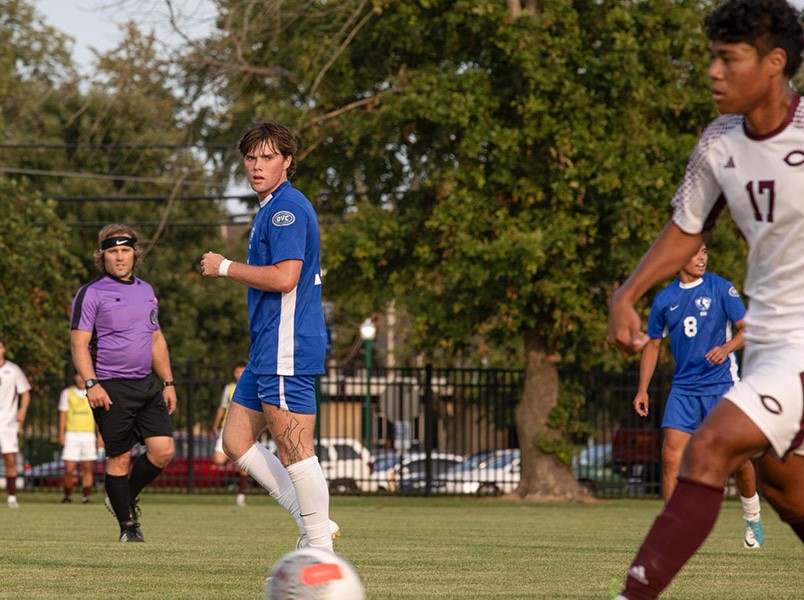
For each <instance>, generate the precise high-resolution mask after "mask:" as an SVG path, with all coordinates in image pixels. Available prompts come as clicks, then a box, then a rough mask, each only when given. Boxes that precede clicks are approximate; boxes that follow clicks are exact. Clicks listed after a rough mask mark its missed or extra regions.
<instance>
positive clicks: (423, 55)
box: [190, 0, 743, 498]
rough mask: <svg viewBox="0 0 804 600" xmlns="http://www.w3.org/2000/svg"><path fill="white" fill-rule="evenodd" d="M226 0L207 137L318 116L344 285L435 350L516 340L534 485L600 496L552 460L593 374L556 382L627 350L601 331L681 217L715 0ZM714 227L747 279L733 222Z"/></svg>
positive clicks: (422, 349)
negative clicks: (674, 215) (724, 230)
mask: <svg viewBox="0 0 804 600" xmlns="http://www.w3.org/2000/svg"><path fill="white" fill-rule="evenodd" d="M219 5H220V7H221V14H220V18H219V21H218V24H219V27H220V31H219V32H217V33H216V35H214V36H212V37H211V38H210V39H209V40H208V42H207V43H206V44H204V45H203V46H201V47H200V49H199V50H198V51H197V53H195V54H192V56H191V60H190V62H191V63H192V64H193V65H196V66H197V68H195V69H193V70H192V71H191V75H192V77H193V78H194V79H193V81H194V82H195V85H196V86H197V89H202V87H203V86H202V85H201V83H200V82H203V81H216V82H219V83H220V90H221V93H222V95H223V98H224V99H226V100H227V101H228V104H227V109H228V110H227V111H226V113H225V114H224V113H221V114H220V115H210V117H211V119H210V121H209V123H210V127H209V131H210V132H214V133H211V139H214V136H215V135H224V136H230V135H231V133H232V131H233V130H234V129H239V128H241V127H242V126H243V125H244V123H245V122H247V121H251V120H252V119H253V118H254V117H255V115H256V116H270V117H274V118H277V119H279V120H283V121H285V122H288V123H291V124H293V125H295V126H296V127H297V129H298V130H299V131H300V133H301V135H302V137H303V140H304V142H305V148H306V149H305V151H304V154H303V158H304V161H303V162H302V170H301V171H300V184H299V185H300V187H301V188H302V189H305V190H306V191H308V192H309V193H310V194H311V195H313V197H314V201H315V203H316V206H317V208H318V209H319V212H320V213H321V214H322V215H324V222H325V223H326V224H325V227H324V235H325V244H324V265H325V268H326V270H327V277H326V279H325V284H326V285H325V293H326V294H327V295H328V297H329V299H332V300H334V301H335V302H336V306H344V305H347V304H348V306H349V308H350V310H352V311H354V313H355V314H361V313H362V314H363V315H365V314H367V313H370V312H380V311H382V310H383V309H384V307H385V306H386V305H387V303H388V302H389V301H391V300H393V301H394V302H395V303H396V304H397V305H398V306H399V307H400V309H404V311H405V313H406V315H407V317H408V319H409V321H410V338H409V343H410V344H411V345H412V346H414V347H415V348H417V351H418V353H419V354H425V353H426V354H429V356H432V357H438V356H441V357H446V358H447V359H448V358H449V357H453V358H454V357H458V356H463V355H465V353H466V352H470V351H472V349H473V348H474V349H476V348H478V347H498V348H511V347H512V342H513V341H514V340H517V341H518V342H519V343H520V344H521V347H522V348H523V350H522V352H521V353H515V352H512V353H511V356H510V357H508V361H509V364H510V363H511V361H518V360H520V359H521V360H522V363H521V364H523V365H524V367H525V369H526V377H525V385H524V389H523V392H522V399H521V402H520V404H519V407H518V411H517V421H518V430H519V438H520V441H521V444H522V451H523V478H522V484H521V486H520V489H519V490H518V493H519V494H520V495H521V496H525V497H531V498H567V497H578V496H581V495H583V494H582V491H581V490H579V489H578V487H577V486H576V485H575V482H574V480H572V478H571V476H570V475H569V472H568V470H567V469H565V468H563V467H562V466H561V465H560V464H559V462H558V461H557V460H556V457H561V456H565V455H566V452H565V451H564V450H562V449H565V448H566V443H567V442H571V441H572V440H571V439H569V440H568V439H566V436H565V435H563V434H564V433H565V432H563V431H561V430H560V424H561V423H564V424H567V423H569V422H571V421H573V420H577V408H572V407H578V406H580V405H581V404H582V402H579V399H578V396H579V395H580V394H582V393H583V391H582V390H580V389H579V387H578V386H576V385H572V386H566V387H565V389H564V392H563V393H562V394H560V393H559V389H560V386H559V376H558V370H557V365H558V364H559V363H561V364H562V371H563V372H571V371H572V369H573V368H575V369H583V368H586V367H588V366H589V365H593V364H596V365H603V366H608V367H614V368H616V367H620V366H622V364H623V363H622V359H621V358H620V357H618V356H617V355H616V353H614V352H613V350H612V349H611V348H609V347H608V346H607V345H606V343H605V341H604V340H605V329H606V314H607V302H608V297H609V294H610V292H611V290H612V288H613V287H614V286H616V285H617V283H618V282H619V281H621V280H622V279H623V278H624V277H625V276H626V275H627V273H628V272H629V271H630V269H631V268H632V267H633V265H634V263H635V262H636V260H637V259H638V257H639V256H641V254H642V253H643V252H644V250H645V249H646V247H647V245H648V243H649V242H650V240H651V239H652V238H653V237H654V236H655V235H656V233H657V232H658V231H659V229H660V227H661V226H662V225H663V224H664V223H665V222H666V221H667V220H668V218H669V216H670V210H669V206H668V200H669V198H670V196H671V195H672V194H673V192H674V190H675V186H676V184H677V182H678V179H679V177H680V175H681V173H682V172H683V168H684V164H685V161H686V157H687V156H688V153H689V152H690V150H691V148H692V145H693V144H694V141H695V139H696V137H697V135H698V134H699V133H700V128H701V127H702V125H704V124H705V123H706V122H708V120H709V119H710V118H712V117H713V116H714V107H713V106H712V105H711V102H710V101H709V99H708V97H707V92H706V90H707V88H708V86H707V84H706V78H705V71H706V69H705V67H706V60H707V58H706V43H705V39H704V37H703V35H702V33H701V21H702V17H703V14H704V11H705V10H706V9H707V7H708V5H709V3H708V2H698V1H693V0H679V1H678V2H672V3H651V2H641V3H631V2H622V1H621V0H600V1H594V2H592V1H590V0H575V1H569V0H544V1H542V2H536V1H534V0H527V1H526V2H520V1H518V0H508V1H507V2H503V1H502V0H417V1H411V2H395V1H391V0H374V1H373V2H369V1H368V0H362V1H361V0H344V1H343V2H337V3H308V2H301V1H295V2H294V1H288V2H281V3H271V4H270V6H269V7H268V8H267V9H266V10H265V11H263V12H260V13H257V12H255V9H254V7H253V5H252V4H251V3H248V2H242V1H237V0H229V1H223V0H222V1H221V2H220V3H219ZM203 57H212V58H209V59H208V60H207V61H206V62H204V58H203ZM327 217H331V220H329V221H327V220H326V218H327ZM717 244H718V249H719V252H720V253H721V255H722V256H723V257H724V260H723V264H724V268H722V269H719V272H721V273H722V274H723V275H725V276H727V277H731V278H734V279H735V281H739V280H740V279H737V278H736V277H735V275H739V273H735V272H734V271H731V269H734V264H736V263H737V262H738V261H732V260H731V255H732V254H737V253H740V252H743V249H742V247H741V245H740V242H739V241H738V240H737V236H734V235H728V234H727V235H723V236H721V237H719V238H718V240H717ZM647 309H648V306H647V305H646V306H645V307H644V310H645V311H647ZM503 359H504V357H503ZM585 392H586V394H594V390H586V391H585ZM559 397H561V410H559V411H558V413H556V406H557V405H558V403H559ZM567 407H570V409H568V408H567ZM556 414H558V415H559V416H556Z"/></svg>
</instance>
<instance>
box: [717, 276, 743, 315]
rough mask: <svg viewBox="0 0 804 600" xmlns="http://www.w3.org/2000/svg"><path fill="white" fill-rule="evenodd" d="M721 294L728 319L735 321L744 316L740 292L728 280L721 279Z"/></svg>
mask: <svg viewBox="0 0 804 600" xmlns="http://www.w3.org/2000/svg"><path fill="white" fill-rule="evenodd" d="M721 290H722V294H723V306H724V307H725V310H726V316H727V317H728V319H729V321H731V322H732V323H736V322H737V321H741V320H742V319H744V318H745V304H743V299H742V298H741V297H740V292H738V291H737V288H736V287H734V285H733V284H732V283H731V282H730V281H726V280H723V286H722V288H721Z"/></svg>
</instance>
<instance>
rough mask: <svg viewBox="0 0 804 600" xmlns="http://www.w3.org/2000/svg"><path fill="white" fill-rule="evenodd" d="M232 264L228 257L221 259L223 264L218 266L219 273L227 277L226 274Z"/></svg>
mask: <svg viewBox="0 0 804 600" xmlns="http://www.w3.org/2000/svg"><path fill="white" fill-rule="evenodd" d="M231 264H232V261H231V260H229V259H228V258H224V259H223V260H222V261H221V265H220V266H219V267H218V275H220V276H221V277H226V274H227V273H228V272H229V265H231Z"/></svg>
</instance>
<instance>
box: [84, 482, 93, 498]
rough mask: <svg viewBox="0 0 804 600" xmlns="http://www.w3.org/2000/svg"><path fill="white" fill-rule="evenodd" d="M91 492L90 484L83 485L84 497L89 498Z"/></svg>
mask: <svg viewBox="0 0 804 600" xmlns="http://www.w3.org/2000/svg"><path fill="white" fill-rule="evenodd" d="M91 493H92V486H89V485H85V486H84V498H89V495H90V494H91Z"/></svg>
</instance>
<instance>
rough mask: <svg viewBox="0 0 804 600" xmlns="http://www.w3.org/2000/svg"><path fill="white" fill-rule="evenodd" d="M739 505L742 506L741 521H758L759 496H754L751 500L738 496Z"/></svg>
mask: <svg viewBox="0 0 804 600" xmlns="http://www.w3.org/2000/svg"><path fill="white" fill-rule="evenodd" d="M740 503H741V504H742V505H743V519H745V520H746V521H759V510H760V509H759V494H754V497H753V498H744V497H743V496H740Z"/></svg>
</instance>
